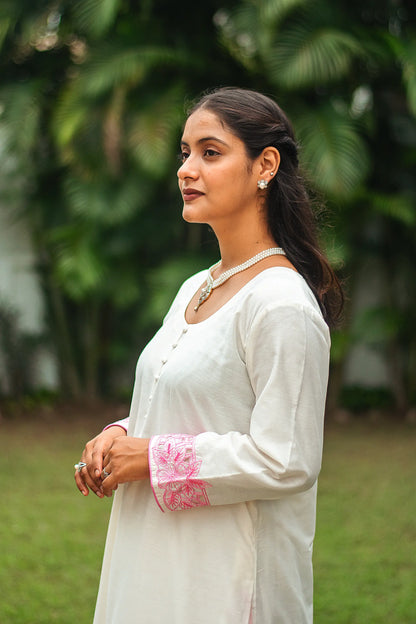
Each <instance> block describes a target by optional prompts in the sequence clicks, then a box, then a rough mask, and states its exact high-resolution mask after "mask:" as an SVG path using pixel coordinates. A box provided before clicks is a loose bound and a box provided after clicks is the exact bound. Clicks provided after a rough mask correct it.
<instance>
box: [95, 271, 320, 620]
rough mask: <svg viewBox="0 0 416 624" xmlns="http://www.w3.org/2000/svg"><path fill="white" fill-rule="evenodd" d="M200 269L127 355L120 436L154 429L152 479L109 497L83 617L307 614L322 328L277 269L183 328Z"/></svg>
mask: <svg viewBox="0 0 416 624" xmlns="http://www.w3.org/2000/svg"><path fill="white" fill-rule="evenodd" d="M205 275H206V273H205V272H201V273H199V274H197V275H194V276H193V277H192V278H190V279H189V280H187V281H186V282H185V283H184V285H183V286H182V288H181V289H180V291H179V293H178V295H177V297H176V299H175V301H174V302H173V304H172V307H171V309H170V311H169V313H168V314H167V316H166V318H165V321H164V324H163V326H162V327H161V329H160V330H159V331H158V333H157V334H156V335H155V337H154V338H153V340H152V341H151V342H150V343H149V344H148V345H147V347H146V348H145V349H144V351H143V353H142V354H141V356H140V358H139V361H138V365H137V370H136V381H135V386H134V392H133V398H132V404H131V411H130V417H129V423H128V435H131V436H137V437H144V438H149V437H152V440H151V445H150V449H149V463H150V468H151V484H149V482H148V481H145V482H144V481H143V482H134V483H129V484H125V485H121V486H120V487H119V488H118V490H117V492H116V493H115V498H114V503H113V509H112V513H111V519H110V525H109V530H108V536H107V543H106V548H105V555H104V561H103V569H102V575H101V583H100V589H99V595H98V600H97V607H96V613H95V619H94V624H138V623H140V624H162V623H169V624H179V623H180V624H249V622H252V623H253V624H306V623H310V622H312V562H311V558H312V544H313V538H314V532H315V506H316V480H317V476H318V473H319V470H320V465H321V455H322V436H323V415H324V404H325V395H326V387H327V376H328V359H329V342H330V341H329V332H328V328H327V326H326V324H325V323H324V321H323V319H322V316H321V313H320V311H319V308H318V305H317V303H316V301H315V298H314V296H313V295H312V293H311V292H310V290H309V288H308V287H307V285H306V283H305V281H304V280H303V278H302V277H301V276H300V275H298V274H297V273H295V272H294V271H292V270H291V269H286V268H280V267H279V268H277V267H274V268H269V269H266V270H264V271H263V272H262V273H260V274H259V275H257V276H256V277H255V278H254V279H252V280H251V281H250V282H249V283H248V284H246V285H245V286H244V287H243V288H242V289H241V290H240V291H239V292H238V293H237V294H236V295H235V296H234V297H233V298H232V299H231V300H230V301H228V302H227V303H226V304H225V305H224V306H223V307H222V308H221V309H220V310H218V311H217V312H216V313H215V314H213V315H212V316H211V317H210V318H208V319H207V320H205V321H203V322H201V323H198V324H195V325H189V324H188V323H187V322H186V321H185V317H184V313H185V309H186V306H187V304H188V302H189V300H190V299H191V296H192V295H193V293H194V292H195V291H196V290H197V288H198V286H199V285H200V284H201V283H202V282H203V280H204V278H205ZM164 512H165V513H164Z"/></svg>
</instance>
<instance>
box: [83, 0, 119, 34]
mask: <svg viewBox="0 0 416 624" xmlns="http://www.w3.org/2000/svg"><path fill="white" fill-rule="evenodd" d="M120 4H121V1H120V0H78V1H77V2H75V3H74V4H73V6H72V12H73V15H74V18H75V23H76V24H77V25H78V26H79V28H80V29H81V31H84V32H86V33H87V34H89V35H90V36H92V37H100V36H102V35H104V34H105V33H106V32H107V30H108V29H109V27H110V26H111V25H112V24H113V22H114V19H115V17H116V15H117V12H118V10H119V8H120Z"/></svg>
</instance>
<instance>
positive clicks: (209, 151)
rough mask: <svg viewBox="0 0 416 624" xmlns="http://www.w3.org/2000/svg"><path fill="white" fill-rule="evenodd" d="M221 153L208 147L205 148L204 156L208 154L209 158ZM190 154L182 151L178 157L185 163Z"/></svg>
mask: <svg viewBox="0 0 416 624" xmlns="http://www.w3.org/2000/svg"><path fill="white" fill-rule="evenodd" d="M219 155H220V153H219V152H217V151H216V150H214V149H206V150H204V156H207V157H208V158H214V157H215V156H219ZM188 156H190V154H189V153H188V152H180V153H179V154H178V159H179V162H181V163H184V162H185V160H186V159H187V158H188Z"/></svg>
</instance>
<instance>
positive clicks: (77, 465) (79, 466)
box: [74, 462, 87, 472]
mask: <svg viewBox="0 0 416 624" xmlns="http://www.w3.org/2000/svg"><path fill="white" fill-rule="evenodd" d="M86 465H87V464H86V463H85V462H78V464H75V466H74V468H75V470H78V472H81V470H82V469H83V468H85V466H86Z"/></svg>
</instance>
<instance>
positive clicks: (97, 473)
mask: <svg viewBox="0 0 416 624" xmlns="http://www.w3.org/2000/svg"><path fill="white" fill-rule="evenodd" d="M100 474H101V472H100V471H99V470H98V468H96V469H95V476H96V477H99V476H100Z"/></svg>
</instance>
